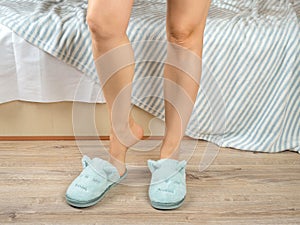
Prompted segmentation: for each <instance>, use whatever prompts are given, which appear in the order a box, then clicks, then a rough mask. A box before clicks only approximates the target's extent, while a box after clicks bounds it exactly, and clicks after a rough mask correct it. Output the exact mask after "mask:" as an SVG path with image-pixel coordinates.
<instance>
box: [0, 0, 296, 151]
mask: <svg viewBox="0 0 300 225" xmlns="http://www.w3.org/2000/svg"><path fill="white" fill-rule="evenodd" d="M297 2H298V1H292V0H289V1H288V0H280V1H279V0H247V1H246V0H212V3H211V7H210V11H209V15H208V19H207V24H206V28H205V36H204V49H203V72H202V78H201V79H202V80H201V87H200V89H199V92H198V98H197V100H196V104H195V107H194V110H193V113H192V116H191V119H190V122H189V125H188V127H187V130H186V134H187V135H189V136H191V137H194V138H200V139H205V140H208V141H211V142H213V143H215V144H217V145H219V146H223V147H233V148H238V149H242V150H252V151H263V152H279V151H284V150H287V149H289V150H294V151H300V59H299V55H300V54H299V53H300V39H299V38H300V28H299V21H300V20H299V12H300V10H299V8H300V7H299V3H297ZM86 10H87V1H86V0H68V1H67V0H43V1H42V0H6V1H1V2H0V23H2V24H3V25H5V26H7V27H8V28H10V29H11V30H13V31H14V32H16V33H17V34H18V35H20V36H21V37H22V38H24V39H26V40H27V41H29V42H30V43H32V44H33V45H36V46H38V47H39V48H41V49H43V50H44V51H46V52H48V53H50V54H51V55H53V56H55V57H57V58H58V59H60V60H62V61H64V62H66V63H68V64H70V65H72V66H74V67H76V68H78V69H79V70H81V71H83V72H84V74H85V75H86V76H87V77H89V78H90V79H92V80H93V81H95V82H98V78H97V74H96V70H95V65H94V63H93V58H92V49H91V38H90V34H89V30H88V27H87V24H86V21H85V16H86ZM165 15H166V1H165V0H135V2H134V6H133V10H132V15H131V18H130V22H129V27H128V30H127V34H128V37H129V39H130V40H131V42H132V43H133V48H134V51H135V57H136V59H137V61H138V59H140V60H141V59H142V57H150V58H151V59H155V60H154V61H148V62H138V63H137V64H136V68H135V78H134V87H133V93H132V102H133V103H134V104H135V105H137V106H138V107H140V108H142V109H144V110H146V111H148V112H150V113H151V114H153V115H155V116H157V117H158V118H160V119H164V104H163V95H162V94H163V91H162V82H161V79H158V78H161V77H162V75H163V60H164V58H165V56H166V45H165V44H166V35H165ZM143 41H154V43H156V44H155V45H153V44H149V43H148V42H147V43H143ZM142 78H144V82H141V79H142ZM145 80H146V81H147V82H145Z"/></svg>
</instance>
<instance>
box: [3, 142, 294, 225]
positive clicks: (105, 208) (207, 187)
mask: <svg viewBox="0 0 300 225" xmlns="http://www.w3.org/2000/svg"><path fill="white" fill-rule="evenodd" d="M104 144H105V146H104V147H102V148H101V149H99V146H98V145H99V142H97V143H96V141H85V142H84V141H82V142H81V143H80V148H78V146H77V144H76V142H75V141H19V142H13V141H2V142H0V190H1V191H0V224H11V223H14V224H34V225H35V224H151V225H152V224H230V225H231V224H239V225H242V224H256V225H258V224H272V225H274V224H300V154H298V153H295V152H288V151H287V152H282V153H275V154H274V153H273V154H268V153H253V152H248V151H240V150H234V149H225V148H222V149H218V148H217V147H215V148H214V149H213V148H212V146H209V145H208V143H207V142H199V143H196V144H197V146H196V145H194V143H192V144H191V145H190V146H189V148H190V151H187V152H184V153H183V154H182V157H183V158H185V159H187V160H189V162H188V167H187V186H188V194H187V197H186V201H185V202H184V205H183V206H182V207H181V208H180V209H177V210H173V211H158V210H155V209H153V208H152V207H151V206H150V204H149V200H148V195H147V190H148V186H147V184H148V182H149V179H150V173H149V171H148V169H147V166H146V161H147V159H149V158H151V159H157V158H158V148H156V149H154V150H151V148H150V147H151V146H153V145H154V146H155V143H153V141H150V140H148V141H143V142H142V143H141V146H142V145H143V144H144V146H150V147H149V149H144V150H142V151H137V150H130V151H129V153H128V157H127V159H128V168H129V176H128V179H126V181H125V182H124V183H123V184H120V185H118V186H116V187H115V188H113V189H112V190H111V191H110V192H109V193H108V195H107V196H106V197H105V198H104V199H103V200H102V201H101V202H100V203H98V204H97V205H96V206H94V207H91V208H87V209H76V208H73V207H70V206H69V205H67V204H66V202H65V199H64V193H65V191H66V188H67V186H68V185H69V183H70V182H71V181H72V180H73V179H74V178H75V177H76V176H77V175H78V173H79V172H80V171H81V161H80V159H81V157H82V153H81V152H80V150H81V151H82V152H83V153H84V154H85V153H87V154H89V155H90V156H92V155H93V154H94V155H99V156H100V155H102V156H105V149H106V148H107V144H108V143H107V142H104ZM156 144H157V143H156ZM158 144H159V143H158ZM195 146H196V147H197V149H196V150H195V151H193V149H194V147H195ZM208 148H209V149H210V150H209V151H207V149H208ZM96 152H97V153H96ZM209 153H211V154H209ZM215 154H217V157H216V158H215V160H214V161H213V162H212V164H211V165H210V166H209V167H208V168H207V169H206V170H204V171H202V172H200V171H199V164H200V162H201V160H202V163H203V160H204V162H208V164H209V159H213V158H214V155H215Z"/></svg>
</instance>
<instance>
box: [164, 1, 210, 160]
mask: <svg viewBox="0 0 300 225" xmlns="http://www.w3.org/2000/svg"><path fill="white" fill-rule="evenodd" d="M209 7H210V0H184V1H183V0H168V6H167V23H166V25H167V28H166V30H167V39H168V53H167V59H166V64H165V67H164V77H165V82H164V96H165V122H166V131H165V137H164V140H163V143H162V146H161V158H177V157H178V154H177V153H178V151H177V150H179V147H180V142H181V139H182V137H183V135H184V132H185V129H186V126H187V123H188V121H189V118H190V114H191V112H192V110H193V105H194V102H195V99H196V97H197V93H198V89H199V82H200V77H201V68H202V62H201V61H202V47H203V34H204V28H205V24H206V17H207V14H208V10H209ZM172 64H173V65H180V69H177V68H176V67H174V66H172ZM170 81H171V82H170ZM172 82H174V83H173V84H175V86H173V85H172ZM180 89H182V90H184V92H182V93H180V92H179V91H180ZM178 93H180V94H178ZM184 93H186V96H185V97H184V96H183V95H184ZM176 95H177V96H176ZM174 96H176V97H174ZM168 99H174V102H173V104H171V103H170V102H169V101H168ZM175 108H176V109H175ZM177 110H179V112H177Z"/></svg>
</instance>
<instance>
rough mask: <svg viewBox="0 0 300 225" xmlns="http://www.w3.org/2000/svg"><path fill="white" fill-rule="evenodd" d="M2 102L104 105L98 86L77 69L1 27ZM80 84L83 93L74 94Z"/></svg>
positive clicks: (0, 77) (0, 80)
mask: <svg viewBox="0 0 300 225" xmlns="http://www.w3.org/2000/svg"><path fill="white" fill-rule="evenodd" d="M0 49H1V51H0V87H1V88H0V103H5V102H9V101H14V100H24V101H30V102H59V101H80V102H99V103H103V102H105V101H104V99H103V97H102V95H98V92H99V90H100V88H99V87H100V86H99V85H96V84H95V82H92V81H91V80H90V79H88V78H87V77H86V76H83V73H82V72H80V71H79V70H77V69H75V68H74V67H72V66H70V65H68V64H66V63H64V62H62V61H60V60H58V59H56V58H55V57H53V56H52V55H50V54H48V53H46V52H45V51H43V50H41V49H39V48H38V47H36V46H34V45H32V44H30V43H28V42H27V41H25V40H24V39H23V38H21V37H19V36H18V35H16V34H15V33H13V32H12V31H11V30H10V29H8V28H7V27H5V26H3V25H2V24H0ZM80 80H81V82H80V92H77V93H76V95H75V91H76V89H77V86H78V84H79V81H80Z"/></svg>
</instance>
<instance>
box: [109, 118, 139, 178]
mask: <svg viewBox="0 0 300 225" xmlns="http://www.w3.org/2000/svg"><path fill="white" fill-rule="evenodd" d="M129 127H130V130H131V132H132V134H133V135H134V136H135V137H136V140H135V141H133V142H131V143H130V145H129V146H125V145H124V144H122V143H121V142H120V141H119V140H118V138H117V136H116V135H115V134H114V133H113V132H111V135H110V146H109V153H110V159H109V162H110V163H111V164H113V165H114V166H115V167H116V168H117V169H118V171H119V174H120V176H122V175H123V174H124V173H125V169H126V167H125V158H126V153H127V150H128V148H129V147H130V146H132V145H134V144H135V143H137V142H138V141H139V140H141V139H142V137H143V136H144V131H143V128H142V127H141V126H140V125H138V124H137V123H136V122H135V121H134V120H133V118H132V117H130V119H129ZM124 132H130V131H124Z"/></svg>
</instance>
